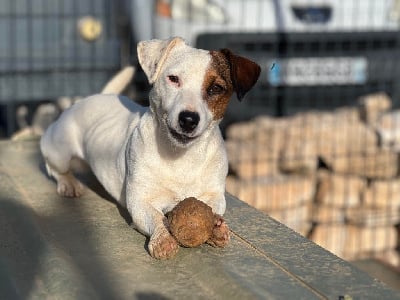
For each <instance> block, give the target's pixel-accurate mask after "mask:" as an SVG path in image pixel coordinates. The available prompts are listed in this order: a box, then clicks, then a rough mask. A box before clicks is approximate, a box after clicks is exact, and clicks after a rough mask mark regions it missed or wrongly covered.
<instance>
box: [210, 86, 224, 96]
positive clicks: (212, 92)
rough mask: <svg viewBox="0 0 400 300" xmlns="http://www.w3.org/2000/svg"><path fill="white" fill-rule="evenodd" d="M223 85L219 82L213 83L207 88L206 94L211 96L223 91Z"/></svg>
mask: <svg viewBox="0 0 400 300" xmlns="http://www.w3.org/2000/svg"><path fill="white" fill-rule="evenodd" d="M224 90H225V89H224V88H223V86H221V85H219V84H213V85H211V86H210V87H209V88H208V95H210V96H213V95H219V94H222V93H223V92H224Z"/></svg>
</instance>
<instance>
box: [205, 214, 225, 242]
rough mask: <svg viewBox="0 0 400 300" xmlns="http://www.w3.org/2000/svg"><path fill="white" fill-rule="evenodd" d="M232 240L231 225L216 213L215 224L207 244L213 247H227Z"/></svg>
mask: <svg viewBox="0 0 400 300" xmlns="http://www.w3.org/2000/svg"><path fill="white" fill-rule="evenodd" d="M229 240H230V234H229V227H228V225H227V224H226V223H225V221H224V219H223V218H222V217H221V216H219V215H215V224H214V229H213V232H212V236H211V237H210V238H209V239H208V240H207V244H209V245H211V246H213V247H225V246H226V245H227V244H228V242H229Z"/></svg>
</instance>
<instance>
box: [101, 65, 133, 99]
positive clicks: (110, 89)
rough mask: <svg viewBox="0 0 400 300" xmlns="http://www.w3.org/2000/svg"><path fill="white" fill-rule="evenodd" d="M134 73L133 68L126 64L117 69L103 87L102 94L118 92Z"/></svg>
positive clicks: (124, 86)
mask: <svg viewBox="0 0 400 300" xmlns="http://www.w3.org/2000/svg"><path fill="white" fill-rule="evenodd" d="M134 74H135V68H134V67H133V66H127V67H125V68H123V69H122V70H121V71H119V72H118V73H117V74H115V76H114V77H113V78H111V80H110V81H109V82H107V84H106V85H105V87H104V88H103V90H102V91H101V93H102V94H120V93H122V91H123V90H124V89H125V88H126V87H127V85H128V84H129V82H131V80H132V78H133V75H134Z"/></svg>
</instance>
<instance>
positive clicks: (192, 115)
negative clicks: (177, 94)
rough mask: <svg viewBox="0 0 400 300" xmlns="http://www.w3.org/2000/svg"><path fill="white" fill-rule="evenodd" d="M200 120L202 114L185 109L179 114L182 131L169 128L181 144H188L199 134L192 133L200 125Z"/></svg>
mask: <svg viewBox="0 0 400 300" xmlns="http://www.w3.org/2000/svg"><path fill="white" fill-rule="evenodd" d="M199 122H200V116H199V114H198V113H196V112H192V111H186V110H185V111H182V112H180V113H179V116H178V124H179V129H180V130H179V131H181V132H178V131H177V130H175V129H173V128H171V127H169V128H168V129H169V132H170V133H171V135H172V137H173V138H174V139H176V140H177V141H178V142H180V143H181V144H187V143H189V142H190V141H193V140H194V139H196V138H197V136H191V133H193V131H194V130H195V129H196V127H197V126H198V125H199Z"/></svg>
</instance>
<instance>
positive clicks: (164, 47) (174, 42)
mask: <svg viewBox="0 0 400 300" xmlns="http://www.w3.org/2000/svg"><path fill="white" fill-rule="evenodd" d="M182 44H185V41H184V40H183V39H181V38H179V37H174V38H171V39H168V40H157V39H154V40H150V41H142V42H139V44H138V46H137V53H138V58H139V63H140V65H141V66H142V69H143V71H144V73H145V74H146V76H147V78H148V80H149V83H150V84H153V83H154V82H155V81H156V79H157V77H158V75H159V73H160V71H161V68H162V65H163V64H164V62H165V60H166V59H167V57H168V55H169V53H170V52H171V50H172V49H173V48H175V47H176V46H178V45H182Z"/></svg>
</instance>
